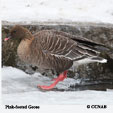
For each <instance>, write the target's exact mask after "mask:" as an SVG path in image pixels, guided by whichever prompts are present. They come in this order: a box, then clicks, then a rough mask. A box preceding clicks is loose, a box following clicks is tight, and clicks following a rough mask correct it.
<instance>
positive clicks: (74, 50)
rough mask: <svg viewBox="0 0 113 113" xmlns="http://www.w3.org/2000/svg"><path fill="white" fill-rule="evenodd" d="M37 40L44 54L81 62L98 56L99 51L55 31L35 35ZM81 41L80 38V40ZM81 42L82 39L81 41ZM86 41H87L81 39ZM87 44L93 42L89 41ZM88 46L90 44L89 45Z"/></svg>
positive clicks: (45, 31)
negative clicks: (82, 59)
mask: <svg viewBox="0 0 113 113" xmlns="http://www.w3.org/2000/svg"><path fill="white" fill-rule="evenodd" d="M34 37H35V40H37V41H38V43H39V44H40V46H41V49H42V51H43V53H49V54H51V55H54V56H56V57H65V58H68V59H71V60H79V59H81V58H84V57H85V58H86V57H89V56H96V55H97V53H98V52H97V51H96V50H94V49H92V48H91V47H89V46H86V44H87V43H86V44H82V43H80V42H79V41H76V40H72V39H71V38H73V37H72V36H71V35H69V34H66V33H64V32H58V31H55V30H43V31H40V32H39V33H38V34H35V35H34ZM78 39H79V38H78ZM79 40H80V39H79ZM81 40H85V39H81ZM86 41H87V42H92V41H88V40H87V39H86ZM87 45H88V44H87Z"/></svg>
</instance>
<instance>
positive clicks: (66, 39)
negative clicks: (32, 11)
mask: <svg viewBox="0 0 113 113" xmlns="http://www.w3.org/2000/svg"><path fill="white" fill-rule="evenodd" d="M9 39H12V40H18V41H19V45H18V48H17V54H18V56H19V58H20V59H21V60H22V61H23V62H25V63H28V64H31V65H33V66H37V67H39V68H41V69H49V70H52V71H55V72H56V73H58V74H59V76H58V77H57V78H55V79H53V80H54V82H53V83H52V84H51V85H49V86H46V85H38V88H41V89H44V90H51V89H53V88H54V87H55V86H56V85H57V84H58V83H59V82H60V81H63V80H64V79H65V78H67V73H68V69H69V68H71V67H75V66H79V65H82V64H86V63H92V62H99V63H106V62H107V60H106V59H104V58H102V57H99V54H100V52H99V51H98V49H97V46H98V47H101V46H104V45H103V44H99V43H97V42H94V41H92V40H89V39H87V38H84V37H78V36H76V35H71V34H69V33H66V32H62V31H57V30H41V31H39V32H37V33H35V34H32V33H31V32H30V31H29V30H28V29H27V28H25V27H23V26H21V25H15V26H13V27H12V28H11V29H10V32H9V33H8V36H7V37H6V38H5V41H7V40H9Z"/></svg>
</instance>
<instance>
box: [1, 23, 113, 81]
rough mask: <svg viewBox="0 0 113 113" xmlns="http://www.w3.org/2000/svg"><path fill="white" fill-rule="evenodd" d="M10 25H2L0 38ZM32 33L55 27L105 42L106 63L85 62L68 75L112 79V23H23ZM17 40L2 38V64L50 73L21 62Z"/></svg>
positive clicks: (104, 54) (31, 72)
mask: <svg viewBox="0 0 113 113" xmlns="http://www.w3.org/2000/svg"><path fill="white" fill-rule="evenodd" d="M11 26H12V25H10V24H9V25H8V24H6V25H3V26H2V39H4V37H5V36H6V34H7V33H8V31H9V29H10V28H11ZM24 26H25V27H27V28H28V29H29V30H30V31H31V32H32V33H35V32H38V31H40V30H44V29H55V30H58V31H64V32H68V33H71V34H73V35H77V36H83V37H86V38H88V39H91V40H94V41H95V42H98V43H102V44H105V45H106V46H107V47H109V48H110V51H109V52H108V51H103V52H102V54H101V56H103V57H104V58H107V60H108V62H107V63H106V64H99V63H93V64H85V65H82V66H79V67H76V69H74V70H72V69H70V71H69V73H68V74H69V77H74V78H84V79H90V80H104V79H108V80H109V79H110V80H111V79H113V52H112V50H113V25H109V24H90V23H87V24H78V23H76V24H73V25H72V24H71V25H41V24H40V25H39V24H38V25H37V24H36V25H24ZM17 46H18V42H17V41H12V40H9V41H7V42H4V41H3V40H2V65H5V66H13V67H17V68H20V69H22V70H24V71H25V72H26V73H29V74H33V73H34V72H35V71H39V72H41V73H42V74H43V75H47V76H49V75H51V74H54V73H50V72H49V71H48V70H47V71H46V73H45V72H44V71H42V70H41V71H40V70H39V69H38V68H36V67H32V66H30V65H28V64H25V63H23V62H22V61H20V60H19V58H18V56H17V53H16V50H17Z"/></svg>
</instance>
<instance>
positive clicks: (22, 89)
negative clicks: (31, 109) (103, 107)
mask: <svg viewBox="0 0 113 113" xmlns="http://www.w3.org/2000/svg"><path fill="white" fill-rule="evenodd" d="M50 83H52V82H51V79H50V78H48V77H44V76H42V75H41V74H40V73H35V74H34V75H28V74H26V73H24V72H23V71H21V70H19V69H16V68H13V67H3V68H2V103H3V104H13V105H14V104H20V105H21V104H22V105H24V104H28V105H29V104H33V105H36V104H38V105H40V104H45V105H53V104H55V105H58V104H63V105H65V104H68V105H69V104H70V105H71V104H73V105H76V104H111V105H112V104H113V90H107V91H89V90H85V91H42V90H40V89H38V88H37V84H41V85H42V84H46V85H49V84H50ZM74 83H79V81H77V80H74V79H69V78H68V79H65V80H64V81H63V82H60V83H59V84H58V85H57V88H58V89H66V88H68V87H69V85H70V84H74Z"/></svg>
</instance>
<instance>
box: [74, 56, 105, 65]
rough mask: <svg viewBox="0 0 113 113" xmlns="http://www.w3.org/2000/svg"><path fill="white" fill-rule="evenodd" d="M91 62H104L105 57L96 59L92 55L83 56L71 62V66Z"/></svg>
mask: <svg viewBox="0 0 113 113" xmlns="http://www.w3.org/2000/svg"><path fill="white" fill-rule="evenodd" d="M93 62H99V63H106V62H107V59H104V58H102V59H99V60H98V59H93V58H92V57H89V58H85V59H81V60H78V61H75V62H74V63H73V66H78V65H82V64H88V63H93Z"/></svg>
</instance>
